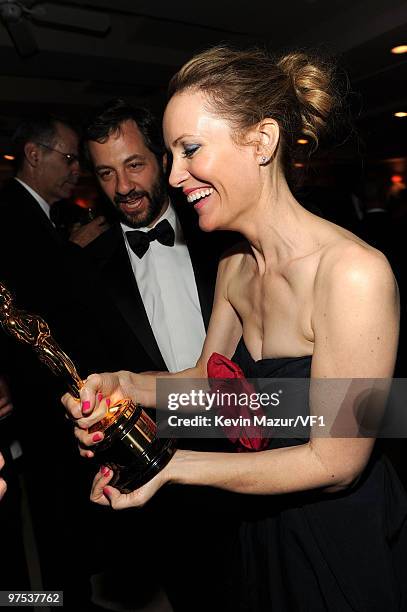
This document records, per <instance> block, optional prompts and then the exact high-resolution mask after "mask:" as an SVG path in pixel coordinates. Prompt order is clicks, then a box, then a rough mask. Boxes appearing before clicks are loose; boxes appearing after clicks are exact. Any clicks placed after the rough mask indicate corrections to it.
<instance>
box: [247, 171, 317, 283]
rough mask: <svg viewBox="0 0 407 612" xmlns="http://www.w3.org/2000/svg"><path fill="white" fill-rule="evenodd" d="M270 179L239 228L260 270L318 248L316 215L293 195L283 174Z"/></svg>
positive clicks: (278, 264) (279, 264) (261, 271)
mask: <svg viewBox="0 0 407 612" xmlns="http://www.w3.org/2000/svg"><path fill="white" fill-rule="evenodd" d="M270 178H271V180H270V181H265V184H264V186H263V188H262V192H261V194H260V197H259V199H258V202H257V203H256V205H255V208H254V209H251V210H250V211H248V214H247V215H246V218H242V219H240V220H239V226H240V227H238V228H237V231H239V232H240V233H241V234H243V235H244V236H245V238H247V240H248V241H249V243H250V245H251V247H252V251H253V254H254V256H255V258H256V261H257V264H258V267H259V272H260V273H264V272H265V271H266V270H267V269H268V268H269V267H270V266H272V267H273V268H274V269H275V268H276V266H277V268H278V267H282V266H284V264H286V263H287V262H288V261H290V260H292V259H294V258H296V257H301V256H303V255H306V254H307V253H310V252H312V251H313V250H315V249H316V248H318V244H317V240H316V238H315V236H314V232H313V231H312V229H313V226H314V220H315V217H314V215H312V214H311V213H309V212H308V211H307V210H305V209H304V208H303V207H302V206H301V204H300V203H299V202H298V201H297V200H296V199H295V198H294V196H293V194H292V193H291V191H290V188H289V187H288V185H287V181H286V179H285V177H284V176H283V175H282V174H281V173H280V174H279V175H276V176H273V177H270Z"/></svg>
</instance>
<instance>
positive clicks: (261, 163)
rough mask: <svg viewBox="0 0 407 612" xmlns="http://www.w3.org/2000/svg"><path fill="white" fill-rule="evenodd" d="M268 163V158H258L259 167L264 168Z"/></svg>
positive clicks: (263, 156)
mask: <svg viewBox="0 0 407 612" xmlns="http://www.w3.org/2000/svg"><path fill="white" fill-rule="evenodd" d="M269 161H270V158H269V157H266V156H265V155H262V156H261V158H260V165H261V166H265V165H266V164H267V163H268V162H269Z"/></svg>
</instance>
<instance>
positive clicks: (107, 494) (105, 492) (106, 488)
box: [103, 487, 110, 498]
mask: <svg viewBox="0 0 407 612" xmlns="http://www.w3.org/2000/svg"><path fill="white" fill-rule="evenodd" d="M103 495H106V497H109V498H110V490H109V488H108V487H103Z"/></svg>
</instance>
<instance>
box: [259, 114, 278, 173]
mask: <svg viewBox="0 0 407 612" xmlns="http://www.w3.org/2000/svg"><path fill="white" fill-rule="evenodd" d="M253 131H254V132H255V134H253V135H252V142H253V143H254V144H255V155H256V158H257V160H258V163H259V165H260V166H265V165H267V164H268V163H269V162H270V161H271V160H272V158H273V157H274V154H275V153H276V151H277V146H278V142H279V139H280V128H279V126H278V123H277V121H276V120H275V119H270V118H268V117H267V118H266V119H263V120H262V121H260V122H259V123H258V124H257V125H256V126H255V127H254V128H253Z"/></svg>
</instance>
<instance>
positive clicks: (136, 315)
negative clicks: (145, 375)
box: [98, 224, 167, 370]
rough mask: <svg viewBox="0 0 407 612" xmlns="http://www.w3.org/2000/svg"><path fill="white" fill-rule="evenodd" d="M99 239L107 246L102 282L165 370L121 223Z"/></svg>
mask: <svg viewBox="0 0 407 612" xmlns="http://www.w3.org/2000/svg"><path fill="white" fill-rule="evenodd" d="M100 238H104V241H103V244H104V245H105V248H103V249H102V250H103V260H102V261H101V268H100V272H101V283H102V285H103V286H104V287H105V288H106V291H108V293H109V294H110V297H111V299H112V302H113V303H114V305H115V306H116V308H117V309H118V310H119V312H120V314H121V315H122V317H123V319H124V320H125V321H126V323H127V325H128V326H129V327H130V329H131V330H132V332H133V333H134V334H135V336H136V337H137V339H138V340H139V342H140V344H141V345H142V346H143V347H144V350H145V351H146V353H147V354H148V355H149V356H150V358H151V360H152V361H153V363H154V364H155V367H156V368H157V370H166V369H167V367H166V365H165V362H164V360H163V358H162V355H161V352H160V349H159V348H158V344H157V341H156V339H155V337H154V334H153V331H152V329H151V325H150V322H149V320H148V316H147V313H146V310H145V308H144V304H143V300H142V298H141V295H140V291H139V288H138V286H137V282H136V279H135V277H134V274H133V269H132V267H131V262H130V259H129V256H128V253H127V249H126V246H125V243H124V239H123V234H122V231H121V228H120V226H119V225H117V224H116V225H114V226H112V227H111V228H110V230H108V231H107V232H105V233H104V234H103V235H102V236H101V237H100ZM98 240H99V239H98ZM100 246H103V245H102V244H101V245H100Z"/></svg>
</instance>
